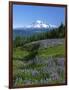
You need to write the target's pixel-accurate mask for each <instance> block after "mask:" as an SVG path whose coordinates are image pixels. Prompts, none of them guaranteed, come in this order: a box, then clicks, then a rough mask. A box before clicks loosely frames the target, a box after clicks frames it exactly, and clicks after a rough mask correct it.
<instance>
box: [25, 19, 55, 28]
mask: <svg viewBox="0 0 69 90" xmlns="http://www.w3.org/2000/svg"><path fill="white" fill-rule="evenodd" d="M55 27H56V26H55V25H51V24H46V23H44V22H43V21H41V20H36V21H35V22H33V23H32V24H30V25H28V26H26V28H55Z"/></svg>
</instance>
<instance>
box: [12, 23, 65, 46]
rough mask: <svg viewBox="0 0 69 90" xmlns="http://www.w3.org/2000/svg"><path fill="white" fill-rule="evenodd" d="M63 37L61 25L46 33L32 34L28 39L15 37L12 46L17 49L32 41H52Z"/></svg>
mask: <svg viewBox="0 0 69 90" xmlns="http://www.w3.org/2000/svg"><path fill="white" fill-rule="evenodd" d="M64 37H65V26H64V25H63V24H62V23H61V25H60V26H59V27H58V28H53V29H51V30H50V31H48V32H42V33H39V34H34V35H31V36H29V37H27V36H26V37H25V36H23V37H20V36H17V37H16V38H15V40H13V46H14V47H18V46H23V45H24V44H26V43H29V42H32V41H37V40H43V39H52V38H64Z"/></svg>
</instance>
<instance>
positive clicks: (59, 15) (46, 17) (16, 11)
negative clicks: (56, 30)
mask: <svg viewBox="0 0 69 90" xmlns="http://www.w3.org/2000/svg"><path fill="white" fill-rule="evenodd" d="M64 14H65V12H64V8H63V7H51V6H31V5H13V28H17V27H23V26H26V25H29V24H31V23H32V22H35V21H37V20H41V21H43V22H44V23H47V24H52V25H56V26H59V25H60V23H61V22H62V23H64V22H65V15H64Z"/></svg>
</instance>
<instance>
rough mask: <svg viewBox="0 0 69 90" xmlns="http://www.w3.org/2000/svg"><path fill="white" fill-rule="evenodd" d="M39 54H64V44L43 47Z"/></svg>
mask: <svg viewBox="0 0 69 90" xmlns="http://www.w3.org/2000/svg"><path fill="white" fill-rule="evenodd" d="M38 55H39V56H42V57H48V56H64V45H57V46H54V47H49V48H44V49H41V50H39V52H38Z"/></svg>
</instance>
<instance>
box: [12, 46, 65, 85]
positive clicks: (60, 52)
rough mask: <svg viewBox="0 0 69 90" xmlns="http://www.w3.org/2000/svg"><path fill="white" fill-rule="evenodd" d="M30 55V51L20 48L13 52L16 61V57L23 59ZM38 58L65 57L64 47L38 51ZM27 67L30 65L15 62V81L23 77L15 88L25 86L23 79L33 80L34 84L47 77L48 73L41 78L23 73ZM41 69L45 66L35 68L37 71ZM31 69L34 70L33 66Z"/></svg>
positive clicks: (42, 74)
mask: <svg viewBox="0 0 69 90" xmlns="http://www.w3.org/2000/svg"><path fill="white" fill-rule="evenodd" d="M28 54H29V52H28V51H25V50H21V49H20V48H16V49H14V52H13V59H14V57H17V58H23V57H24V56H26V55H28ZM38 56H42V57H48V56H64V45H57V46H54V47H49V48H44V49H40V50H39V51H38ZM27 65H28V63H24V62H23V61H19V60H13V70H14V71H13V75H14V79H15V78H16V77H21V79H19V80H18V81H16V83H15V86H16V85H21V84H23V80H22V78H23V79H32V84H33V82H35V81H36V80H40V79H41V78H44V75H45V76H46V73H41V75H40V76H39V75H38V76H37V77H34V78H33V76H32V75H31V72H29V73H26V72H23V68H24V67H27ZM39 67H40V68H42V67H43V65H40V66H38V65H37V66H35V68H36V69H37V70H38V68H39ZM31 68H32V66H31ZM56 82H57V81H56ZM56 82H55V83H56ZM58 82H60V81H58ZM53 83H54V82H53Z"/></svg>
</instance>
